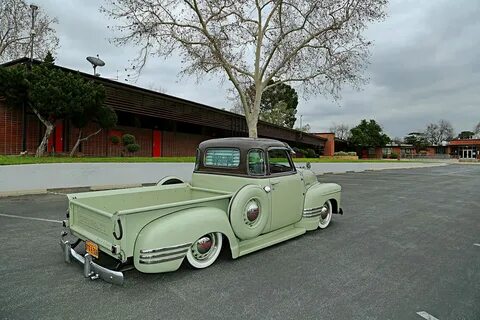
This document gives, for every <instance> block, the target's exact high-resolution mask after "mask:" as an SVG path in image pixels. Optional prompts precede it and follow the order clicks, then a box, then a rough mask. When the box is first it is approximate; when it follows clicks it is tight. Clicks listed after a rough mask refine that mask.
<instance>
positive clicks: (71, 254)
mask: <svg viewBox="0 0 480 320" xmlns="http://www.w3.org/2000/svg"><path fill="white" fill-rule="evenodd" d="M67 234H68V233H67V232H65V231H62V234H61V239H60V246H61V247H62V251H63V257H64V260H65V262H67V263H71V262H72V259H73V260H75V261H77V262H79V263H80V264H82V265H83V275H84V276H85V278H90V279H91V280H95V279H99V278H100V279H102V280H104V281H106V282H110V283H113V284H118V285H122V284H123V281H124V277H123V273H122V272H119V271H114V270H110V269H107V268H105V267H102V266H100V265H98V264H96V263H95V262H93V260H92V256H91V255H90V254H88V253H87V254H85V255H84V256H82V255H80V254H78V253H77V252H75V250H73V248H72V247H71V246H70V242H69V241H68V240H64V238H65V236H66V235H67Z"/></svg>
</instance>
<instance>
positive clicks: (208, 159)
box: [204, 148, 240, 168]
mask: <svg viewBox="0 0 480 320" xmlns="http://www.w3.org/2000/svg"><path fill="white" fill-rule="evenodd" d="M204 164H205V166H206V167H222V168H238V166H239V165H240V150H238V149H235V148H211V149H207V151H206V152H205V159H204Z"/></svg>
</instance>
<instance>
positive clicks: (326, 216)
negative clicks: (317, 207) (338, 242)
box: [318, 200, 333, 229]
mask: <svg viewBox="0 0 480 320" xmlns="http://www.w3.org/2000/svg"><path fill="white" fill-rule="evenodd" d="M323 208H325V210H323ZM323 208H322V212H321V214H320V220H319V221H318V227H319V228H320V229H325V228H326V227H328V225H329V224H330V221H332V214H333V207H332V202H331V201H330V200H327V202H325V203H324V205H323Z"/></svg>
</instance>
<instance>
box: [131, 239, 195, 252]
mask: <svg viewBox="0 0 480 320" xmlns="http://www.w3.org/2000/svg"><path fill="white" fill-rule="evenodd" d="M191 245H192V243H191V242H190V243H184V244H179V245H177V246H171V247H164V248H156V249H142V250H140V253H157V252H164V251H170V250H175V249H183V248H189V247H190V246H191Z"/></svg>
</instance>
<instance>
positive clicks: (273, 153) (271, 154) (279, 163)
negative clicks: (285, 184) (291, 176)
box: [268, 149, 294, 174]
mask: <svg viewBox="0 0 480 320" xmlns="http://www.w3.org/2000/svg"><path fill="white" fill-rule="evenodd" d="M287 152H288V151H287V150H284V149H272V150H268V162H269V164H270V173H271V174H275V173H284V172H293V171H294V168H293V166H292V163H291V162H290V158H289V157H288V153H287Z"/></svg>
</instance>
